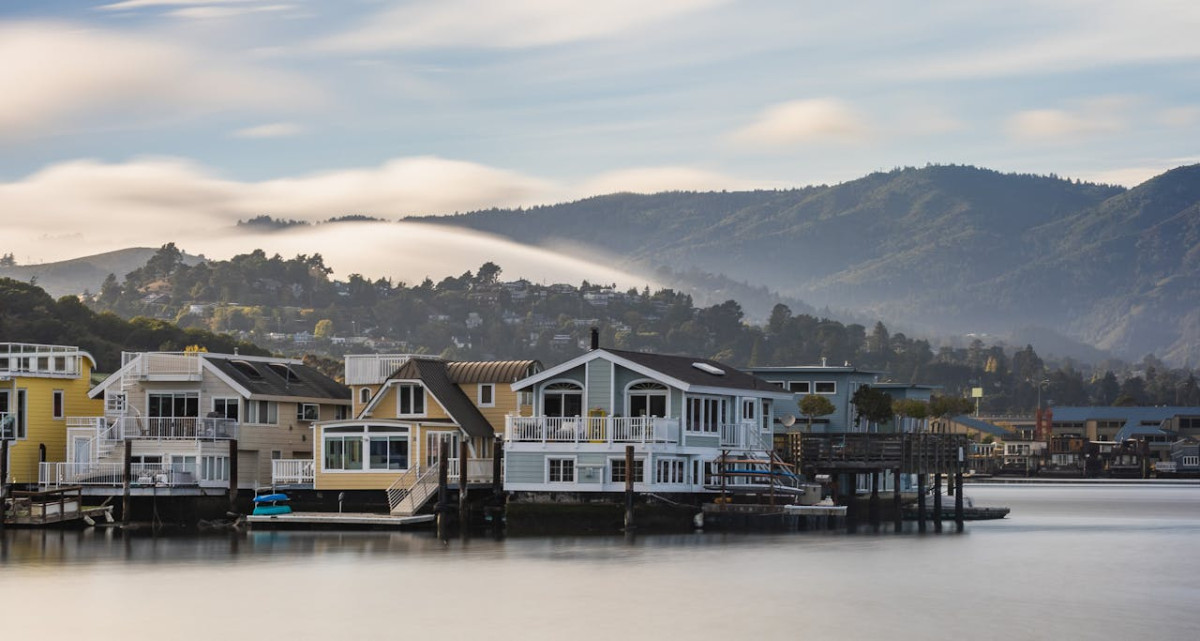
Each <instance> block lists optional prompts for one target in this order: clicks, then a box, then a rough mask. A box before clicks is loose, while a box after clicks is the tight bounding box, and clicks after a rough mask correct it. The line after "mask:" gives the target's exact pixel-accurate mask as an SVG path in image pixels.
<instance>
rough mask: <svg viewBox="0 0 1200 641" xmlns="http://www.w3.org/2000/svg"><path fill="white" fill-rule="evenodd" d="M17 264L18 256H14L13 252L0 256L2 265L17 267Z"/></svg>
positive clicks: (0, 265)
mask: <svg viewBox="0 0 1200 641" xmlns="http://www.w3.org/2000/svg"><path fill="white" fill-rule="evenodd" d="M16 266H17V259H16V257H14V256H13V255H12V252H9V253H7V254H5V255H3V256H0V267H16Z"/></svg>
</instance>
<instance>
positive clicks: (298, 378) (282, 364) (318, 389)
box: [204, 354, 350, 405]
mask: <svg viewBox="0 0 1200 641" xmlns="http://www.w3.org/2000/svg"><path fill="white" fill-rule="evenodd" d="M204 360H205V362H207V363H208V364H210V365H211V366H212V367H214V368H216V370H217V371H219V372H220V373H221V374H223V375H224V376H226V377H228V378H229V379H231V380H232V381H234V382H235V383H237V384H238V385H240V386H241V387H243V388H244V389H246V390H247V391H249V392H250V394H251V396H276V397H295V398H311V399H321V400H328V401H335V402H341V403H344V404H346V405H349V404H350V388H348V387H346V386H345V385H342V384H341V383H339V382H337V381H335V380H333V379H332V378H329V377H328V376H326V375H324V374H322V373H321V372H319V371H317V370H316V369H314V368H312V367H309V366H307V365H304V364H301V363H298V362H296V361H292V360H288V359H280V360H277V361H274V360H264V359H258V358H255V359H248V358H241V357H238V356H230V355H225V354H205V355H204Z"/></svg>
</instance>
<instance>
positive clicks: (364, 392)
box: [358, 387, 371, 405]
mask: <svg viewBox="0 0 1200 641" xmlns="http://www.w3.org/2000/svg"><path fill="white" fill-rule="evenodd" d="M358 402H359V404H361V405H366V404H367V403H369V402H371V388H369V387H363V388H360V389H359V390H358Z"/></svg>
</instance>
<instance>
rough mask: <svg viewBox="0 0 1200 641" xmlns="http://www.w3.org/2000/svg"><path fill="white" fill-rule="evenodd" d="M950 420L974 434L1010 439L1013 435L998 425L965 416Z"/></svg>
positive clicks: (954, 417)
mask: <svg viewBox="0 0 1200 641" xmlns="http://www.w3.org/2000/svg"><path fill="white" fill-rule="evenodd" d="M950 420H952V421H954V422H955V423H958V424H959V425H965V426H967V427H968V428H970V429H973V430H975V431H976V432H983V433H985V434H991V435H992V436H999V437H1001V438H1011V437H1012V435H1013V433H1012V432H1010V431H1008V430H1006V429H1004V428H1003V427H1000V426H999V425H993V424H992V423H989V422H987V421H981V420H979V419H977V418H975V417H973V416H967V415H965V414H964V415H962V416H953V417H951V418H950Z"/></svg>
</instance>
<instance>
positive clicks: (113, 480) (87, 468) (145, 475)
mask: <svg viewBox="0 0 1200 641" xmlns="http://www.w3.org/2000/svg"><path fill="white" fill-rule="evenodd" d="M130 471H131V473H130V477H129V478H130V482H129V484H130V486H132V487H195V486H198V485H203V484H205V483H202V482H201V480H200V474H199V470H198V469H197V466H196V465H195V464H184V463H134V464H132V465H130ZM38 484H39V485H40V486H42V487H62V486H64V485H83V486H102V487H121V486H123V485H124V484H125V465H124V463H95V462H88V463H40V464H38Z"/></svg>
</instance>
